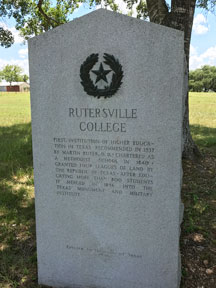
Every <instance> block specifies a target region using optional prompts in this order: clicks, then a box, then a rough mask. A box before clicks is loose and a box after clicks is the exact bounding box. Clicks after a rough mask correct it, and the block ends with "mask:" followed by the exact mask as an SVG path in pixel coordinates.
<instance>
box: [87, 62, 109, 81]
mask: <svg viewBox="0 0 216 288" xmlns="http://www.w3.org/2000/svg"><path fill="white" fill-rule="evenodd" d="M111 71H112V70H104V68H103V65H102V63H101V64H100V67H99V69H98V70H92V72H93V73H94V74H95V75H97V78H96V82H95V84H96V83H97V82H98V81H100V80H104V81H105V82H106V83H108V82H107V78H106V75H107V74H108V73H110V72H111Z"/></svg>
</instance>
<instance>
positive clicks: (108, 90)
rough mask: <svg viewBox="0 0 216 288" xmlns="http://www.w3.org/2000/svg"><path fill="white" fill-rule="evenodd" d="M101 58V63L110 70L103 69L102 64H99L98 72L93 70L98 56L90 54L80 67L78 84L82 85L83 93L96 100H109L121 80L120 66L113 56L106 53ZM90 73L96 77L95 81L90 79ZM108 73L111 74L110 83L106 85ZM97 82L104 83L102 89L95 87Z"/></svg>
mask: <svg viewBox="0 0 216 288" xmlns="http://www.w3.org/2000/svg"><path fill="white" fill-rule="evenodd" d="M103 58H104V61H103V63H104V64H106V65H107V66H109V68H110V70H106V69H104V66H103V63H100V66H99V69H98V70H93V67H94V66H95V64H96V63H97V62H98V54H91V55H90V56H89V57H87V59H86V60H85V61H84V62H83V64H82V65H81V67H80V78H81V82H80V83H81V84H82V86H83V88H84V91H85V92H86V93H87V94H88V95H91V96H94V97H97V98H100V97H104V98H109V97H111V96H113V95H114V94H115V93H116V92H117V91H118V89H119V87H120V86H121V84H122V78H123V71H122V65H121V64H120V63H119V61H118V60H117V59H116V58H115V57H114V56H113V55H110V54H107V53H104V55H103ZM90 72H91V73H92V75H96V80H95V81H93V80H92V79H91V74H90ZM110 72H113V73H112V77H111V82H110V84H108V80H107V75H108V74H109V73H110ZM98 82H103V84H104V83H105V86H104V88H102V89H99V88H98V87H97V85H96V84H97V83H98ZM106 84H107V85H106Z"/></svg>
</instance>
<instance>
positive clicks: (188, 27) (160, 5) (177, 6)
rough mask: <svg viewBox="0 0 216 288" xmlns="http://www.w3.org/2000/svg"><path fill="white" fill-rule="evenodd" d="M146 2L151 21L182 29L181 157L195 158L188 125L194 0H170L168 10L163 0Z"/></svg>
mask: <svg viewBox="0 0 216 288" xmlns="http://www.w3.org/2000/svg"><path fill="white" fill-rule="evenodd" d="M146 3H147V8H148V12H149V18H150V21H151V22H154V23H157V24H161V25H165V26H168V27H171V28H174V29H177V30H181V31H184V51H185V58H186V61H185V75H184V90H183V91H184V95H183V102H184V115H183V145H184V147H183V157H184V158H195V157H196V156H199V155H200V152H199V150H198V148H197V146H196V144H195V143H194V141H193V139H192V137H191V133H190V127H189V108H188V75H189V53H190V41H191V31H192V26H193V18H194V11H195V4H196V0H188V1H186V0H172V5H171V11H168V7H167V4H166V1H165V0H147V1H146Z"/></svg>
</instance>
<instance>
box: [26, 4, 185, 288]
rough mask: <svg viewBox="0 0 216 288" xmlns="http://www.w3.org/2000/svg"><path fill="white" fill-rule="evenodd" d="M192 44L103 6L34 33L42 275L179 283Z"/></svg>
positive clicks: (60, 282)
mask: <svg viewBox="0 0 216 288" xmlns="http://www.w3.org/2000/svg"><path fill="white" fill-rule="evenodd" d="M183 45H184V41H183V33H182V32H179V31H177V30H173V29H169V28H166V27H162V26H159V25H155V24H152V23H148V22H144V21H141V20H137V19H133V18H131V17H128V16H124V15H120V14H117V13H114V12H110V11H107V10H103V9H100V10H97V11H94V12H92V13H90V14H88V15H86V16H83V17H81V18H79V19H76V20H74V21H72V22H70V23H68V24H65V25H62V26H60V27H58V28H56V29H53V30H52V31H49V32H47V33H45V34H43V35H40V36H38V37H35V38H33V39H31V40H30V41H29V49H30V77H31V104H32V129H33V151H34V155H33V156H34V174H35V192H36V223H37V253H38V275H39V283H40V284H45V285H50V286H53V287H73V288H90V287H91V288H132V287H133V288H150V287H152V288H159V287H160V288H176V287H178V286H179V279H180V261H179V260H180V259H179V234H180V228H179V226H180V187H181V139H182V128H181V126H182V124H181V123H182V89H183V63H184V61H183V59H184V58H183Z"/></svg>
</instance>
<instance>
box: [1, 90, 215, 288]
mask: <svg viewBox="0 0 216 288" xmlns="http://www.w3.org/2000/svg"><path fill="white" fill-rule="evenodd" d="M30 121H31V117H30V97H29V93H4V92H0V288H10V287H12V288H15V287H25V288H36V287H42V286H39V285H37V266H36V262H37V257H36V244H35V215H34V213H35V212H34V183H33V164H32V145H31V124H30ZM190 121H191V131H192V135H193V138H194V139H195V141H196V143H197V145H198V146H199V148H200V150H201V151H202V154H203V157H201V158H200V159H197V160H196V161H193V162H192V161H189V160H185V161H184V162H183V168H184V179H183V189H182V199H183V202H184V204H185V214H184V222H183V225H182V235H181V254H182V285H181V287H182V288H198V287H205V288H215V287H216V179H215V178H216V177H215V175H216V93H191V94H190ZM131 288H133V287H131ZM164 288H165V287H164Z"/></svg>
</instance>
